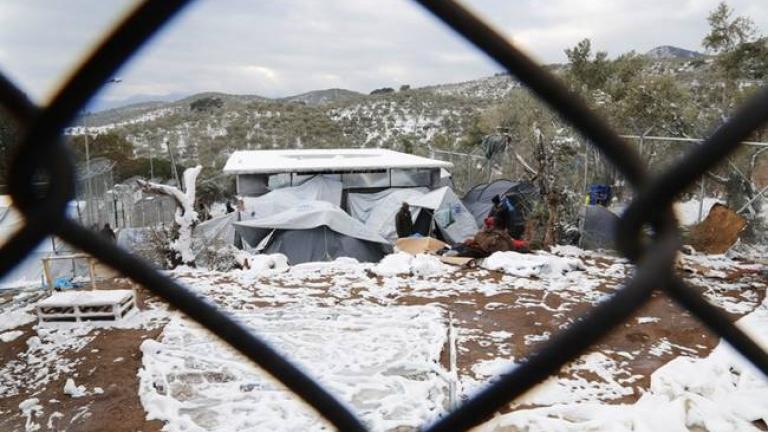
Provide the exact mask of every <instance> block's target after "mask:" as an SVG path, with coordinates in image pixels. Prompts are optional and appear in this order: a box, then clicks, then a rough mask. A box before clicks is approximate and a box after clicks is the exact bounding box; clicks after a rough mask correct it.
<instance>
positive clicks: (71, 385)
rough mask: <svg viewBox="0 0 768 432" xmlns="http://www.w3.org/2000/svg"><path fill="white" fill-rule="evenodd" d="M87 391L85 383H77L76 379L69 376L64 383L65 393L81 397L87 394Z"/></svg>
mask: <svg viewBox="0 0 768 432" xmlns="http://www.w3.org/2000/svg"><path fill="white" fill-rule="evenodd" d="M87 393H88V392H87V391H86V390H85V386H84V385H79V386H78V385H75V380H73V379H72V378H67V382H66V383H65V384H64V394H67V395H70V396H72V397H73V398H79V397H83V396H85V395H86V394H87Z"/></svg>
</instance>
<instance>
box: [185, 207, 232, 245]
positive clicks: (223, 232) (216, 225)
mask: <svg viewBox="0 0 768 432" xmlns="http://www.w3.org/2000/svg"><path fill="white" fill-rule="evenodd" d="M234 222H237V212H232V213H227V214H223V215H221V216H216V217H214V218H211V219H209V220H207V221H205V222H203V223H201V224H198V225H197V226H196V227H195V229H194V230H193V231H192V237H193V239H194V240H193V242H194V245H193V247H194V248H195V251H196V252H199V250H200V249H201V248H203V247H208V246H214V247H226V246H232V245H234V244H235V227H234V225H233V223H234Z"/></svg>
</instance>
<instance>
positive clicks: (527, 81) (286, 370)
mask: <svg viewBox="0 0 768 432" xmlns="http://www.w3.org/2000/svg"><path fill="white" fill-rule="evenodd" d="M187 3H189V2H188V1H184V0H155V1H152V0H149V1H145V2H143V3H142V4H140V5H139V6H138V7H137V8H136V9H135V10H134V11H133V12H132V13H131V14H130V15H128V16H127V17H126V18H125V19H124V20H123V21H122V22H120V23H119V24H118V25H117V27H115V28H114V29H113V30H112V31H111V33H110V34H109V35H108V36H107V37H106V38H105V39H104V41H103V42H102V43H101V44H100V45H99V46H98V47H97V48H96V49H95V50H94V51H93V52H92V53H91V54H90V55H89V56H88V58H87V59H85V61H84V62H83V63H82V65H81V66H80V68H79V69H78V70H77V71H76V73H75V74H74V75H73V76H72V78H71V79H70V80H69V82H67V83H66V84H65V85H64V87H63V88H62V89H61V90H60V91H59V93H58V94H57V95H56V96H55V97H54V98H53V100H52V101H51V102H50V103H49V104H48V105H47V106H44V107H38V106H36V105H34V104H32V103H31V102H30V101H29V100H28V99H27V98H26V97H25V95H24V94H23V93H22V92H21V91H19V89H18V88H17V87H15V86H14V85H13V84H12V83H11V82H10V81H8V80H7V79H6V78H5V77H0V101H2V103H3V104H4V105H5V107H6V108H7V109H8V110H9V111H10V112H11V113H13V114H14V115H15V117H16V118H17V119H18V120H19V121H20V122H21V123H22V124H23V125H24V126H25V128H24V129H25V131H26V134H25V136H24V138H23V139H22V141H21V142H20V143H19V144H18V146H17V148H16V151H15V153H14V155H13V160H12V164H11V167H12V169H11V172H10V178H9V179H8V180H9V187H10V192H11V194H12V196H13V199H14V202H15V203H16V204H17V205H18V207H19V208H20V210H21V211H23V213H24V215H25V217H26V225H25V227H24V228H23V229H22V230H21V231H19V232H18V233H16V235H14V236H13V237H12V238H11V240H10V241H8V242H7V243H6V244H5V245H4V246H3V248H2V253H0V274H5V273H7V272H8V271H9V270H11V269H12V268H13V267H14V266H15V265H17V264H18V263H19V262H21V260H22V259H23V258H24V257H25V256H26V255H27V254H28V253H30V251H32V250H33V248H34V247H35V245H37V244H38V243H39V242H40V241H42V240H43V239H44V238H45V237H46V236H49V235H51V234H54V235H56V236H59V237H60V238H62V239H64V240H65V241H67V242H69V243H71V244H72V245H73V246H76V247H77V248H79V249H81V250H83V251H86V252H88V253H90V254H92V255H93V256H96V257H98V258H99V259H100V260H101V261H102V262H104V263H105V264H107V265H109V266H111V267H113V268H115V269H117V270H119V271H120V272H122V273H123V274H125V275H126V276H128V277H130V278H131V279H133V280H134V281H136V282H137V283H139V284H142V285H143V286H145V287H146V288H148V289H149V290H151V291H153V292H154V293H156V294H157V295H159V296H160V297H162V298H163V299H165V300H166V301H168V302H169V303H172V304H173V305H174V306H175V307H177V308H178V309H179V310H181V311H182V312H184V313H186V314H187V315H188V316H190V317H191V318H193V319H195V320H196V321H198V322H199V323H200V324H202V325H203V326H204V327H206V328H207V329H209V330H210V331H211V332H213V333H215V334H216V335H218V336H219V337H221V338H222V339H223V340H224V341H226V342H227V343H229V344H230V345H231V346H233V347H234V348H235V349H237V350H239V351H240V352H241V353H243V354H244V355H245V356H246V357H247V358H249V359H251V360H252V361H253V362H255V363H256V364H258V365H259V366H260V367H261V368H262V369H263V370H265V371H267V372H268V373H269V374H271V375H272V376H273V377H274V378H276V379H277V380H279V381H280V382H282V383H283V384H284V385H285V386H286V387H288V388H289V389H290V390H291V391H293V392H295V393H296V395H297V396H299V397H300V398H302V399H303V400H304V401H305V402H306V403H307V404H309V405H310V406H311V407H313V408H314V409H315V410H316V411H317V412H318V413H319V414H320V415H321V416H323V417H324V418H325V419H327V421H329V422H330V423H331V424H332V425H333V426H335V427H336V428H338V429H340V430H344V431H362V430H366V427H365V425H364V424H363V423H362V422H361V421H360V420H359V419H358V417H357V415H355V414H354V413H352V412H351V411H350V410H349V408H348V407H347V405H345V404H343V403H341V402H339V401H338V400H337V399H336V398H334V397H333V396H331V395H330V394H329V393H328V392H327V391H326V389H324V388H323V387H322V386H320V385H319V384H318V383H317V382H316V381H314V380H313V379H312V378H310V377H309V376H308V375H307V374H306V373H304V372H302V371H301V370H299V369H298V368H296V367H295V366H294V365H293V364H292V363H291V362H290V361H289V360H287V359H286V358H284V357H282V356H281V355H279V354H277V352H276V351H274V350H273V349H272V348H271V347H270V346H269V345H267V344H266V343H264V341H263V340H262V338H260V337H259V336H258V335H256V334H253V333H251V332H250V331H249V330H248V329H246V328H245V327H244V326H243V325H242V324H240V323H238V322H237V321H235V320H233V319H232V318H231V317H229V316H227V315H226V314H225V313H224V312H222V311H220V310H218V309H217V308H216V307H215V306H213V305H211V304H210V303H208V302H206V301H205V300H203V299H201V298H199V297H198V296H196V295H195V294H193V293H192V292H191V291H190V290H188V289H187V288H185V287H183V286H180V285H179V284H178V283H177V282H175V281H174V280H172V279H171V278H169V277H168V276H165V275H163V274H161V273H160V272H158V271H157V270H155V269H154V268H153V267H152V266H151V265H149V264H148V263H146V262H145V261H143V260H141V259H139V258H136V257H135V256H132V255H130V254H129V253H127V252H125V251H124V250H121V249H120V248H118V247H117V246H115V245H114V244H112V243H110V242H108V241H107V240H105V239H103V238H101V237H99V236H98V235H97V234H96V233H93V232H91V231H90V230H88V229H87V228H84V227H83V226H81V225H80V224H78V223H76V221H75V220H73V219H71V218H69V217H68V216H67V207H68V203H69V202H70V201H71V200H72V199H73V197H74V192H75V170H74V167H73V165H72V162H71V156H70V154H69V152H68V150H67V148H66V147H65V145H64V144H63V141H62V140H61V134H62V131H63V129H64V128H65V127H66V126H67V125H68V124H69V123H71V122H72V120H73V119H74V118H75V117H76V116H77V113H78V112H79V110H81V109H82V107H83V106H84V105H85V104H86V103H87V101H88V99H90V98H91V97H92V96H93V95H94V93H95V92H96V91H97V90H98V89H99V88H100V87H101V86H102V84H103V83H104V82H106V81H107V80H108V79H109V78H110V77H111V76H112V75H113V74H114V73H115V72H116V71H117V69H118V68H119V67H120V66H121V65H122V64H124V63H125V62H126V60H127V59H128V58H129V57H130V56H131V55H132V54H133V53H135V52H136V51H137V50H138V48H139V47H140V46H141V45H142V44H143V43H144V42H145V41H146V40H147V39H148V38H149V37H150V36H151V35H153V34H154V33H155V32H156V31H157V30H158V29H160V28H161V27H162V25H163V24H165V23H166V22H167V21H168V20H169V19H170V18H171V17H172V16H174V15H175V14H176V13H177V12H178V11H179V10H180V9H181V8H182V7H183V6H184V5H186V4H187ZM417 3H419V4H421V5H422V6H423V7H425V8H426V9H427V10H428V11H430V12H431V13H432V14H434V15H435V16H436V17H438V18H439V19H440V20H442V21H443V22H444V23H445V24H447V25H448V26H449V27H451V28H452V29H453V30H455V31H456V32H458V33H459V34H460V35H462V36H463V37H465V38H466V39H467V40H468V41H470V42H471V43H472V44H474V45H475V46H476V47H477V48H478V49H479V50H481V51H482V52H484V53H486V54H487V55H488V56H490V57H491V58H493V59H494V60H496V61H497V62H498V63H499V64H501V65H502V66H503V67H505V68H506V69H507V70H508V71H509V72H510V73H511V74H513V75H515V76H516V77H517V79H518V80H519V81H520V82H521V83H523V84H524V85H526V86H527V87H528V88H529V89H531V91H533V92H534V93H535V94H536V95H538V97H539V98H541V99H542V101H544V102H545V103H546V104H548V105H549V106H550V107H551V108H552V109H554V110H555V111H556V112H557V113H559V115H560V116H561V118H562V119H563V120H565V121H567V122H569V123H570V124H571V125H572V126H573V127H574V129H576V130H578V131H579V132H580V133H581V134H582V135H583V136H584V138H585V139H586V140H588V141H589V142H590V143H593V145H594V146H595V148H597V149H599V151H600V152H601V154H602V156H603V157H604V158H606V159H607V160H608V161H610V162H611V163H612V164H613V166H614V167H615V168H616V169H617V170H618V171H619V172H620V173H621V175H622V176H623V177H624V178H625V179H626V180H627V182H628V184H629V185H630V186H631V187H632V188H633V190H634V199H633V201H632V202H631V204H630V205H629V207H628V208H627V210H626V212H625V213H624V214H623V216H622V218H621V222H620V224H619V226H618V232H617V239H618V246H619V250H620V251H621V252H622V253H623V254H624V255H625V256H626V257H627V258H629V259H630V260H631V261H633V262H634V263H636V271H635V272H634V274H633V276H632V277H631V278H630V279H629V280H628V281H627V282H626V284H625V285H624V286H623V287H622V288H621V289H619V290H618V291H616V293H615V294H614V295H613V296H612V297H611V298H609V299H608V300H606V301H604V302H603V303H601V304H600V305H598V306H597V307H595V308H594V309H593V310H592V311H591V312H590V313H588V314H586V315H585V316H583V317H581V319H579V320H578V321H577V322H576V323H575V324H574V325H573V326H571V327H570V328H568V329H566V330H564V331H562V332H561V333H560V334H558V335H555V336H554V337H552V338H551V339H550V340H549V342H548V343H547V344H546V345H545V346H544V347H543V348H542V349H540V350H539V351H537V352H535V353H533V354H531V355H530V356H529V357H528V358H527V360H526V361H525V362H524V363H522V364H520V365H519V366H518V367H516V368H515V369H513V370H512V371H510V372H508V373H507V374H505V375H503V376H502V377H500V378H499V379H498V380H497V381H495V382H494V383H493V384H491V385H489V386H488V387H486V388H485V389H484V390H482V391H481V392H479V393H477V394H476V395H474V396H473V397H471V398H470V399H469V400H467V401H465V402H464V403H463V404H462V405H460V406H459V407H457V408H456V409H454V410H453V411H451V412H449V413H447V414H446V415H444V416H442V417H440V418H439V419H437V420H436V421H435V422H434V423H433V424H431V425H427V426H424V428H423V429H424V430H429V431H457V430H466V429H469V428H470V427H472V426H474V425H477V424H479V423H481V422H483V421H484V420H486V419H487V418H488V417H489V416H490V415H492V414H493V413H494V412H496V411H498V410H499V409H500V408H501V407H503V406H505V405H506V404H508V403H509V402H510V401H511V400H513V399H514V398H516V397H518V396H520V395H521V394H523V393H524V392H526V391H527V390H528V389H530V388H531V387H533V386H534V385H536V384H538V383H539V382H541V381H542V380H544V379H545V378H547V377H548V376H549V375H551V374H553V373H555V372H557V371H558V370H559V369H560V368H561V367H562V366H563V365H564V364H566V363H567V362H569V361H570V360H572V359H574V358H575V357H576V356H578V355H579V354H580V353H581V352H583V351H584V350H586V349H587V348H589V347H590V346H591V345H592V344H593V343H595V342H596V341H597V340H598V339H599V338H600V337H602V336H603V335H605V334H607V333H608V332H609V331H611V329H613V328H614V327H615V326H617V325H619V324H620V323H622V322H623V321H624V320H625V319H626V317H628V316H630V315H631V313H632V312H633V311H635V310H637V309H638V308H639V307H641V306H642V305H643V304H644V303H645V302H646V301H647V300H648V299H649V298H650V297H651V294H652V293H653V292H654V291H656V290H661V291H664V292H665V293H667V294H669V295H670V296H671V297H672V298H673V299H675V300H676V301H677V302H678V303H679V304H680V305H682V306H683V307H685V308H686V309H687V310H688V311H690V313H692V314H693V315H695V316H697V317H698V318H699V319H700V320H701V321H702V322H704V323H705V324H706V325H707V326H708V327H709V328H710V329H711V330H713V331H714V332H716V333H717V334H719V335H720V336H722V337H723V338H724V339H725V340H727V341H728V342H729V343H730V344H731V345H732V346H734V347H735V348H736V349H737V350H738V351H739V352H740V353H741V354H743V355H744V356H745V357H746V358H748V359H749V360H750V361H751V362H752V363H753V364H754V365H755V366H756V367H757V368H759V369H760V370H761V371H762V372H763V373H765V374H768V354H766V353H765V352H764V351H762V350H761V349H760V348H759V347H758V345H756V344H755V343H754V342H753V341H752V340H751V339H750V338H749V337H747V336H746V335H745V334H744V333H743V332H742V331H741V330H739V329H738V328H737V327H736V326H734V325H733V324H732V323H731V322H730V320H729V319H728V318H727V317H726V316H725V315H724V313H723V312H721V311H720V310H719V309H718V308H716V307H714V306H712V305H711V304H710V303H708V302H707V301H706V300H705V299H704V298H702V296H701V295H700V294H698V293H697V292H696V291H694V290H693V289H691V288H690V287H689V286H687V285H686V284H685V283H684V282H683V281H682V280H681V278H680V277H679V276H678V275H677V274H676V273H675V270H674V265H673V263H674V260H675V256H676V253H677V250H678V249H679V248H680V239H679V230H678V224H677V222H676V220H675V216H674V213H673V212H672V208H671V204H672V201H673V200H674V198H675V197H676V196H677V195H678V194H679V193H681V192H682V191H684V190H685V189H686V188H689V187H690V186H691V185H693V184H695V182H696V181H697V179H698V178H700V177H701V176H702V175H704V174H705V173H706V172H707V171H708V170H710V169H711V168H712V167H714V166H716V165H717V164H718V163H720V162H721V161H722V160H723V159H724V158H726V157H728V155H729V154H731V153H732V152H733V151H734V150H735V149H736V148H737V147H738V145H739V142H740V141H742V140H744V139H746V138H747V137H748V136H749V134H750V133H752V132H753V131H754V130H755V129H756V128H758V127H760V126H761V125H762V124H763V123H765V121H766V120H768V89H763V90H762V91H760V92H758V93H757V94H756V95H755V96H754V97H752V98H751V99H750V100H748V101H747V102H746V103H745V104H744V106H742V107H741V108H740V109H739V110H738V111H737V112H736V113H735V114H734V115H733V116H732V117H731V119H730V120H729V121H728V122H727V123H725V124H724V125H722V126H721V127H720V128H719V129H718V130H717V131H716V132H715V133H714V134H713V135H712V136H711V137H709V138H708V139H706V140H705V141H704V142H703V143H701V144H700V145H699V146H697V147H696V148H695V149H692V150H691V151H690V152H688V153H687V154H686V156H685V157H684V158H682V159H681V160H679V161H677V162H675V163H674V164H673V165H672V166H671V167H669V168H668V169H666V170H665V171H664V172H662V173H659V174H657V175H650V174H649V172H648V170H647V167H646V166H645V165H644V163H643V162H642V161H641V159H640V157H639V155H638V153H637V152H636V151H635V150H634V149H633V148H632V147H630V146H629V145H628V144H627V143H626V142H625V141H624V140H623V139H622V138H620V137H619V136H618V134H617V133H616V132H614V131H613V130H612V129H611V128H610V127H609V126H608V125H607V124H606V123H605V121H603V120H602V119H601V118H600V117H598V116H597V115H596V114H595V113H594V112H593V111H591V110H590V109H589V108H588V107H587V105H586V104H585V103H584V102H583V101H582V100H581V99H580V98H579V97H578V96H576V95H574V94H573V93H571V92H570V91H569V90H568V89H567V88H566V87H565V86H564V85H563V84H562V83H561V82H560V81H558V80H557V79H556V78H555V77H554V76H553V75H552V74H551V73H550V72H548V71H547V70H546V69H544V68H542V67H540V66H538V65H537V64H535V63H534V62H533V61H532V60H531V59H530V58H528V57H526V56H525V55H524V54H523V53H522V52H520V51H519V50H518V49H517V48H515V47H514V46H513V45H511V44H510V43H509V41H508V40H507V39H506V38H505V37H503V36H502V35H500V34H499V33H497V32H495V31H494V30H493V29H492V28H491V27H489V26H488V25H487V24H486V23H484V22H483V21H482V20H480V19H478V18H477V17H476V16H475V15H473V14H472V13H470V12H469V11H467V10H466V9H464V8H463V7H462V6H461V5H459V4H458V3H456V2H455V1H453V0H417ZM41 155H45V157H41ZM36 175H43V176H45V177H47V178H49V179H55V181H51V182H48V183H47V185H48V186H47V188H46V189H45V190H43V191H38V190H36V188H35V187H34V182H33V179H34V178H35V176H36ZM646 226H649V227H650V228H651V229H650V230H647V229H645V228H646ZM649 231H650V232H652V233H653V234H652V235H651V236H648V235H646V234H645V233H646V232H649Z"/></svg>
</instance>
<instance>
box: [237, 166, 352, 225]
mask: <svg viewBox="0 0 768 432" xmlns="http://www.w3.org/2000/svg"><path fill="white" fill-rule="evenodd" d="M341 189H342V184H341V182H340V181H338V180H334V179H329V178H327V177H323V176H322V175H317V176H315V177H312V178H311V179H309V180H307V181H305V182H304V183H302V184H301V185H299V186H292V187H285V188H280V189H275V190H273V191H271V192H268V193H266V194H264V195H262V196H260V197H255V198H251V197H246V198H243V204H244V205H245V211H244V212H243V213H244V214H243V218H244V219H260V218H263V217H267V216H270V215H274V214H276V213H280V212H282V211H285V210H289V209H291V208H293V207H296V206H297V205H299V204H301V203H305V202H309V201H325V202H328V203H330V204H333V205H335V206H337V207H338V206H341Z"/></svg>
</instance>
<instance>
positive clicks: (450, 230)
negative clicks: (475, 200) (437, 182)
mask: <svg viewBox="0 0 768 432" xmlns="http://www.w3.org/2000/svg"><path fill="white" fill-rule="evenodd" d="M406 202H407V203H408V204H409V205H410V206H412V207H417V208H419V209H427V210H430V212H431V216H430V217H431V218H433V219H434V223H435V225H436V226H437V227H438V228H439V229H440V233H441V234H442V235H443V238H445V239H446V240H448V241H449V242H452V243H458V242H462V241H464V240H466V239H468V238H470V237H472V236H473V235H474V234H475V233H476V232H477V223H475V218H474V217H473V216H472V214H471V213H470V212H469V210H467V208H466V207H464V204H462V203H461V200H460V199H459V197H457V196H456V194H455V193H454V192H453V190H451V188H449V187H442V188H440V189H435V190H433V191H432V192H429V193H427V194H425V195H422V196H418V197H413V198H410V199H408V200H407V201H406ZM412 213H415V212H412ZM418 217H419V216H416V219H418Z"/></svg>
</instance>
